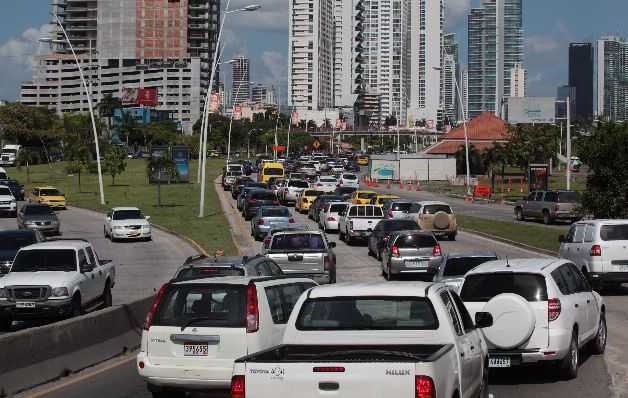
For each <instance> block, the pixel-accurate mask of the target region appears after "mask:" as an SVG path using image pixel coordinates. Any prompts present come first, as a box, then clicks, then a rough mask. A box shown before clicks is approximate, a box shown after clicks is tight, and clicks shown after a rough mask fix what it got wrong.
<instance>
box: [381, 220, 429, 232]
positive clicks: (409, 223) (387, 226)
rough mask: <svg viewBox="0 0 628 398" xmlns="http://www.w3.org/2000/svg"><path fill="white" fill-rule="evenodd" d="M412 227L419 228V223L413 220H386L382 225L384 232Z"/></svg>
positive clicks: (406, 229) (405, 229) (410, 228)
mask: <svg viewBox="0 0 628 398" xmlns="http://www.w3.org/2000/svg"><path fill="white" fill-rule="evenodd" d="M412 229H417V230H418V229H421V227H419V224H417V223H416V221H414V220H394V221H386V222H384V225H383V230H384V231H385V232H390V231H408V230H412Z"/></svg>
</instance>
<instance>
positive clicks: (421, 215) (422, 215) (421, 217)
mask: <svg viewBox="0 0 628 398" xmlns="http://www.w3.org/2000/svg"><path fill="white" fill-rule="evenodd" d="M424 218H425V214H423V213H421V214H419V220H421V221H423V219H424Z"/></svg>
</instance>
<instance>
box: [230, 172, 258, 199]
mask: <svg viewBox="0 0 628 398" xmlns="http://www.w3.org/2000/svg"><path fill="white" fill-rule="evenodd" d="M250 182H253V180H252V179H251V177H240V178H238V179H236V180H235V181H234V183H233V185H232V186H231V197H232V198H233V199H237V198H238V195H240V192H241V191H242V188H244V186H245V185H246V184H248V183H250Z"/></svg>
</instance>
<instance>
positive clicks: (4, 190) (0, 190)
mask: <svg viewBox="0 0 628 398" xmlns="http://www.w3.org/2000/svg"><path fill="white" fill-rule="evenodd" d="M0 195H2V196H11V190H10V189H9V188H5V187H2V188H0Z"/></svg>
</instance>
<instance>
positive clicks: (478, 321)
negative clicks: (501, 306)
mask: <svg viewBox="0 0 628 398" xmlns="http://www.w3.org/2000/svg"><path fill="white" fill-rule="evenodd" d="M475 326H476V327H478V328H480V329H484V328H490V327H491V326H493V315H491V314H490V313H489V312H476V313H475Z"/></svg>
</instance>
